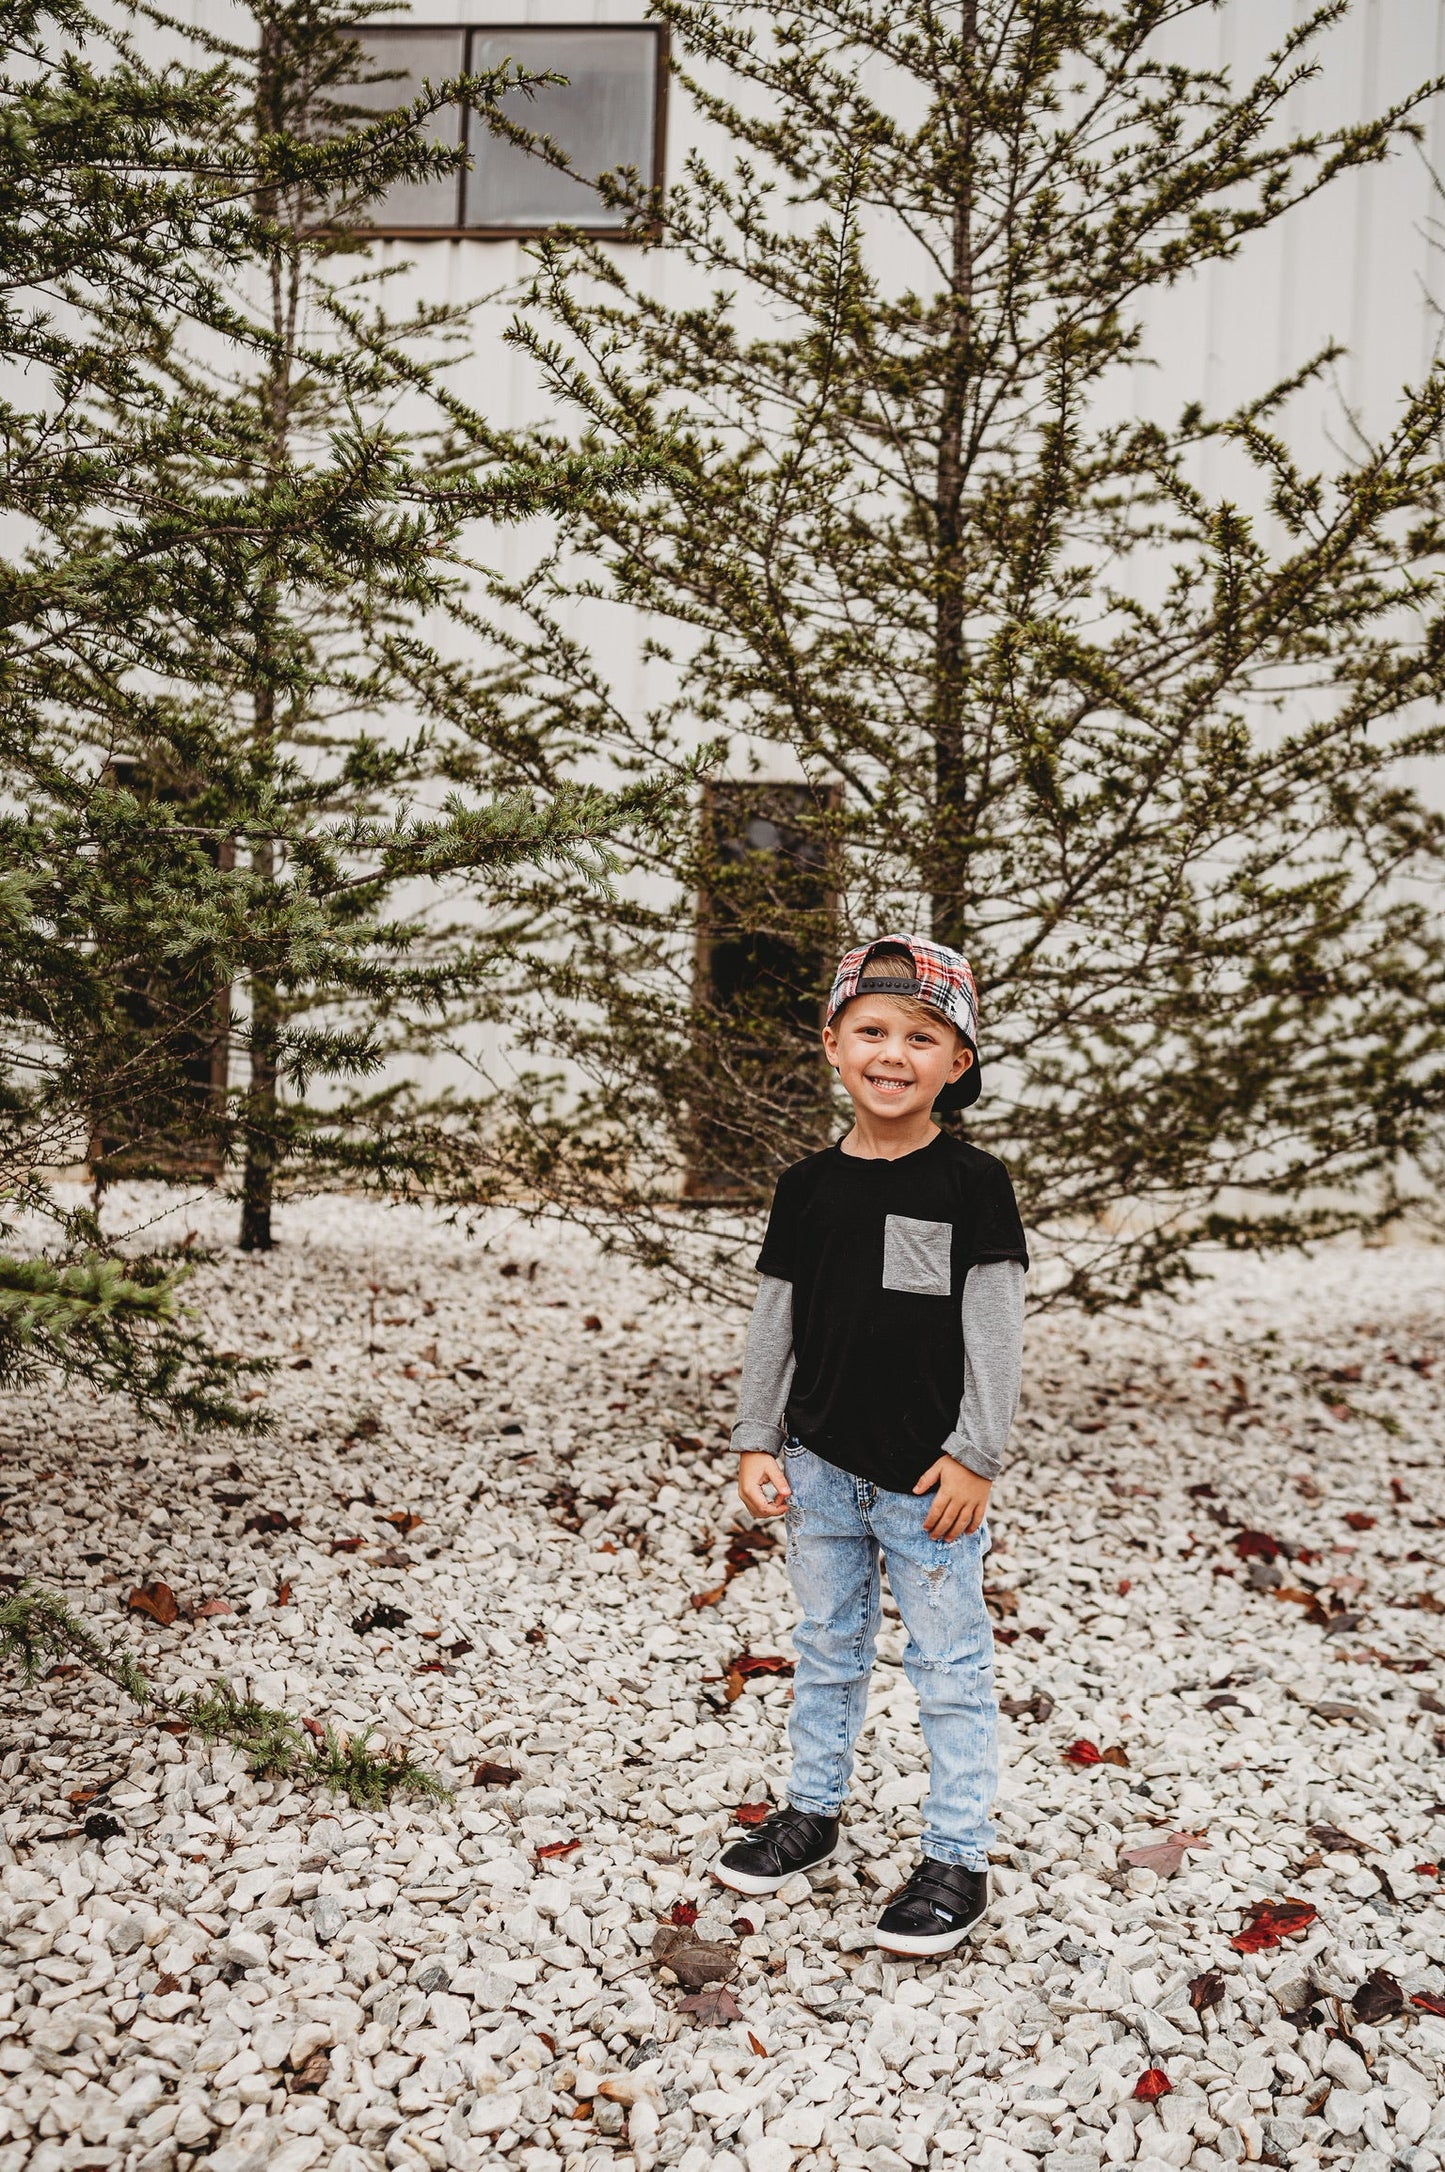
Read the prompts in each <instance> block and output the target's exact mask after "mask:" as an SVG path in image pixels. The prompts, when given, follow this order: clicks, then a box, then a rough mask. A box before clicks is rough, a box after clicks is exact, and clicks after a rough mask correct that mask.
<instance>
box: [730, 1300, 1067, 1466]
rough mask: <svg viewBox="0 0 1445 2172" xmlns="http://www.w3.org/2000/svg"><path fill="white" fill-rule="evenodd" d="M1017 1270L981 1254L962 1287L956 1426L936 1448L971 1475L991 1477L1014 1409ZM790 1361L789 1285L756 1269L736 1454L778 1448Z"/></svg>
mask: <svg viewBox="0 0 1445 2172" xmlns="http://www.w3.org/2000/svg"><path fill="white" fill-rule="evenodd" d="M1024 1272H1025V1270H1024V1267H1023V1265H1022V1263H1021V1262H1020V1261H1019V1260H1013V1259H1001V1260H988V1261H986V1262H985V1263H984V1264H983V1265H982V1266H979V1267H975V1268H973V1269H972V1270H971V1272H970V1273H969V1275H968V1277H967V1280H966V1281H965V1282H964V1285H963V1351H964V1360H963V1401H962V1404H961V1406H960V1409H959V1413H958V1424H957V1425H956V1426H955V1427H954V1430H953V1431H952V1432H951V1433H950V1434H949V1436H948V1438H947V1440H946V1441H944V1442H943V1444H942V1447H941V1449H940V1451H939V1452H940V1454H943V1455H950V1456H952V1457H954V1459H955V1460H956V1461H957V1462H959V1463H962V1464H964V1465H965V1466H966V1467H967V1468H968V1469H969V1470H971V1471H973V1472H974V1473H975V1474H976V1475H977V1476H978V1477H979V1478H987V1479H990V1480H991V1479H994V1478H997V1476H998V1474H999V1471H1000V1470H1001V1468H1002V1466H1003V1454H1004V1449H1005V1447H1006V1446H1007V1445H1008V1436H1009V1428H1010V1427H1011V1426H1012V1424H1013V1421H1014V1413H1015V1411H1016V1410H1017V1409H1018V1401H1019V1386H1020V1381H1021V1377H1022V1373H1023V1333H1024ZM794 1363H795V1360H794V1356H793V1285H792V1283H791V1282H785V1281H783V1280H782V1279H781V1278H780V1277H778V1276H776V1275H762V1276H760V1277H759V1281H758V1294H757V1299H756V1301H755V1303H754V1305H753V1316H752V1319H751V1320H750V1321H749V1323H748V1339H747V1346H746V1348H745V1349H744V1351H743V1370H742V1379H741V1381H740V1383H739V1387H738V1417H737V1423H736V1425H734V1427H733V1435H732V1443H733V1448H734V1450H735V1451H736V1452H737V1453H738V1454H739V1455H744V1454H747V1453H748V1452H750V1451H752V1450H761V1451H762V1452H763V1453H764V1454H766V1455H777V1454H778V1453H779V1452H780V1450H781V1448H782V1443H783V1414H784V1412H785V1411H786V1409H787V1407H788V1395H789V1393H790V1391H791V1389H792V1385H793V1369H794Z"/></svg>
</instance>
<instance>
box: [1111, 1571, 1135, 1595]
mask: <svg viewBox="0 0 1445 2172" xmlns="http://www.w3.org/2000/svg"><path fill="white" fill-rule="evenodd" d="M1114 1589H1115V1591H1117V1593H1118V1594H1119V1597H1120V1598H1121V1599H1123V1598H1127V1596H1128V1594H1129V1593H1130V1592H1131V1591H1132V1590H1133V1589H1134V1587H1133V1585H1132V1584H1131V1583H1130V1581H1129V1579H1128V1577H1127V1576H1121V1577H1120V1578H1119V1581H1118V1583H1117V1584H1116V1585H1115V1586H1114Z"/></svg>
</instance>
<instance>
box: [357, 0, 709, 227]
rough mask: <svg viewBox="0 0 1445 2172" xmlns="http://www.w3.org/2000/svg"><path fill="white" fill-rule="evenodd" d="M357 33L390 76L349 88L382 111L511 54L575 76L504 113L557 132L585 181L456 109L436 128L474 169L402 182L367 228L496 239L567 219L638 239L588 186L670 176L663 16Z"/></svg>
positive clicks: (519, 98)
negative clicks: (628, 174) (606, 179)
mask: <svg viewBox="0 0 1445 2172" xmlns="http://www.w3.org/2000/svg"><path fill="white" fill-rule="evenodd" d="M356 35H357V39H358V42H359V43H360V44H361V46H362V47H363V49H364V50H365V51H366V52H367V53H368V54H369V55H370V56H371V57H372V58H373V59H374V61H375V63H376V66H377V71H378V74H380V75H382V76H383V77H384V80H382V81H379V82H375V83H369V84H366V85H364V86H361V87H359V88H357V89H355V90H349V91H348V93H347V101H348V103H349V104H354V105H356V106H360V107H363V108H366V109H368V110H373V111H376V112H379V113H385V112H390V111H392V110H394V109H395V108H397V107H399V106H402V105H405V104H407V103H408V102H409V101H410V100H411V99H413V98H415V97H416V96H418V95H419V94H420V91H421V87H422V85H423V83H425V82H430V83H442V82H445V81H446V80H447V79H448V78H449V77H452V76H459V75H485V74H488V73H489V72H490V71H491V70H493V69H497V68H501V67H503V66H504V65H506V64H507V63H508V62H511V63H512V64H514V66H516V67H517V68H520V69H521V70H522V71H523V72H524V73H525V74H526V75H528V76H541V75H557V76H565V77H566V79H567V80H566V81H565V83H553V84H545V85H542V86H541V87H540V88H538V89H535V90H533V91H531V92H530V93H528V92H526V91H521V90H518V91H514V92H511V93H509V95H508V97H507V98H506V99H505V101H504V102H503V107H502V110H503V112H504V113H505V114H506V115H507V116H508V118H509V119H511V120H514V121H515V122H516V123H517V124H518V125H519V126H520V127H523V128H525V129H527V130H528V131H529V133H530V134H532V135H536V136H548V137H550V138H551V140H552V141H553V142H554V143H555V144H557V145H558V146H559V148H560V149H561V150H563V151H564V152H565V153H566V155H567V157H568V160H569V161H570V163H571V165H572V166H573V168H574V169H575V172H576V174H577V175H578V176H581V177H583V178H574V177H573V175H572V174H566V173H559V172H558V171H557V169H556V168H555V167H553V166H550V165H548V164H547V162H546V161H545V160H544V159H541V158H538V157H536V156H535V155H534V154H533V153H531V152H530V151H526V150H524V149H522V148H521V147H520V146H519V145H517V144H514V143H509V142H508V141H507V140H506V138H505V137H502V136H498V135H495V134H494V133H493V132H492V130H491V129H490V128H488V126H487V124H486V122H485V121H484V120H483V119H482V118H481V116H480V115H479V114H477V113H475V112H473V111H471V110H470V109H469V108H468V107H467V106H465V105H452V106H445V107H443V108H441V109H440V110H439V111H438V112H437V113H435V114H433V116H432V118H431V121H430V123H429V124H428V126H429V131H430V133H431V135H432V137H433V139H434V140H435V141H437V142H441V143H448V144H455V145H459V146H461V147H462V148H464V149H465V150H466V152H467V154H468V158H469V161H470V164H469V166H468V167H467V168H464V169H463V170H462V171H461V172H459V173H456V174H444V175H441V176H439V177H438V178H437V179H436V180H434V181H425V182H407V183H403V184H401V185H399V186H398V187H396V188H393V189H391V190H390V191H389V192H388V193H387V195H386V196H385V197H383V198H382V200H381V201H380V202H379V203H377V204H375V205H373V206H372V207H371V209H370V212H369V214H368V216H367V218H366V221H365V225H366V227H367V229H368V230H369V231H371V232H374V233H377V234H382V235H397V236H402V237H416V238H423V237H426V238H436V237H439V236H445V237H450V238H454V239H455V238H461V237H463V236H466V237H470V238H473V239H478V240H486V239H489V238H490V239H499V238H503V237H508V236H512V237H515V236H525V235H528V234H539V233H545V232H546V231H547V230H548V229H549V228H550V227H553V226H564V225H565V226H575V227H578V228H580V229H581V231H582V232H583V233H587V234H593V235H596V236H598V237H599V238H606V237H609V236H610V237H612V238H613V239H616V240H625V239H628V238H630V237H629V234H628V229H627V227H626V223H625V214H624V213H623V212H622V211H621V210H618V209H614V208H612V207H610V206H608V205H606V204H604V203H603V202H602V201H601V199H600V197H599V196H598V195H597V193H596V190H595V189H594V188H593V187H591V186H590V185H589V184H590V183H592V182H595V181H596V180H598V179H599V178H600V177H601V176H602V175H603V174H607V173H616V172H618V171H619V170H628V169H631V170H634V171H635V172H636V173H638V174H639V175H640V176H641V177H642V180H643V181H644V183H645V184H646V185H647V186H649V187H652V188H657V187H660V186H661V184H662V172H663V152H664V140H663V139H664V121H665V114H666V97H667V68H666V58H667V55H666V36H665V32H664V30H663V29H662V27H661V26H660V25H659V24H656V23H575V24H573V23H556V24H546V25H538V24H533V23H528V24H524V25H523V24H519V25H512V24H507V23H500V24H499V23H479V24H475V25H472V26H470V27H466V26H463V25H460V24H455V25H447V24H436V23H396V24H391V23H368V24H366V26H365V27H364V28H361V29H358V31H357V33H356Z"/></svg>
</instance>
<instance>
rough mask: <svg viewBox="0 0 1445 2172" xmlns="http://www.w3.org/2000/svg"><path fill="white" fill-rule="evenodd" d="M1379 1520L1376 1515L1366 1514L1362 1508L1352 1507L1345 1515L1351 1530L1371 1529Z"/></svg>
mask: <svg viewBox="0 0 1445 2172" xmlns="http://www.w3.org/2000/svg"><path fill="white" fill-rule="evenodd" d="M1379 1520H1380V1519H1379V1517H1378V1516H1367V1515H1366V1514H1365V1511H1364V1510H1363V1509H1362V1508H1352V1509H1351V1510H1350V1511H1349V1513H1348V1514H1347V1516H1346V1517H1345V1522H1346V1523H1347V1524H1348V1525H1349V1527H1350V1529H1351V1530H1352V1531H1373V1530H1374V1528H1375V1525H1376V1524H1377V1523H1378V1522H1379Z"/></svg>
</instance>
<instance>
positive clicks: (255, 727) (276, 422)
mask: <svg viewBox="0 0 1445 2172" xmlns="http://www.w3.org/2000/svg"><path fill="white" fill-rule="evenodd" d="M283 58H284V55H283V50H282V36H281V32H280V31H279V29H278V27H277V25H276V24H275V23H273V22H268V23H265V24H263V26H262V31H261V46H260V54H259V58H258V63H257V76H256V126H257V130H258V132H261V133H278V132H279V131H280V128H281V127H282V125H283V123H284V113H283V110H282V101H283V89H282V81H283V69H282V62H283ZM256 202H257V209H258V210H259V211H260V212H261V213H262V215H263V216H264V217H265V218H267V219H268V220H269V221H270V222H271V225H272V228H273V230H276V229H279V227H280V224H281V221H280V216H279V214H280V211H281V201H280V196H279V192H278V191H277V190H276V189H275V188H266V189H263V190H261V191H259V192H258V194H257V199H256ZM269 271H270V285H271V330H272V333H273V336H274V340H275V345H274V346H273V348H272V351H271V360H270V363H269V365H268V368H267V383H266V388H265V406H266V416H267V424H268V434H269V438H270V446H269V469H270V475H269V480H270V482H271V484H272V487H273V489H274V488H276V487H278V486H279V483H280V481H281V478H282V476H283V474H284V472H285V461H286V450H287V437H288V432H289V429H290V420H291V399H290V395H291V356H292V353H293V348H294V340H295V330H296V305H297V299H298V294H299V277H298V265H297V262H296V259H295V254H294V251H293V252H292V253H291V255H290V256H289V258H288V254H287V252H286V250H285V248H284V247H283V246H282V245H281V244H280V243H277V244H276V245H274V246H273V248H272V252H271V262H270V266H269ZM288 274H289V277H288ZM258 575H259V577H258V580H257V587H256V616H255V637H254V647H253V665H252V668H253V673H254V677H253V683H252V690H251V702H252V741H253V746H254V750H255V753H256V756H257V758H258V760H264V761H265V762H266V763H267V764H269V762H270V761H271V759H272V756H273V753H274V749H275V741H276V721H277V719H276V675H277V651H278V643H277V639H276V621H277V613H278V611H279V608H280V590H279V586H278V583H277V580H276V575H275V568H274V564H273V563H272V561H271V560H270V558H269V556H268V555H266V554H264V553H263V556H262V558H261V562H260V565H259V568H258ZM252 866H253V868H254V870H255V873H256V874H257V875H258V876H259V877H260V878H261V880H262V881H264V882H267V883H269V882H272V881H274V879H275V875H276V848H275V845H274V844H273V843H272V841H271V840H270V839H269V838H258V839H257V841H256V843H255V846H254V848H253V857H252ZM280 1012H281V1005H280V990H279V989H278V987H277V985H276V982H275V981H274V980H272V979H270V978H268V977H266V976H264V975H259V974H258V975H253V977H252V981H251V1078H250V1086H249V1089H248V1091H247V1095H246V1167H245V1173H244V1175H243V1177H242V1180H241V1236H240V1244H241V1250H242V1251H243V1252H269V1251H270V1250H271V1247H272V1245H273V1244H274V1242H275V1239H274V1237H273V1236H272V1233H271V1208H272V1204H273V1201H274V1198H275V1192H276V1168H277V1164H278V1162H279V1160H280V1141H279V1137H278V1133H277V1117H278V1113H279V1106H280V1104H279V1096H278V1092H277V1088H278V1084H279V1064H278V1053H279V1044H280V1032H279V1027H280Z"/></svg>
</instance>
